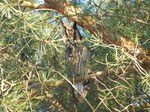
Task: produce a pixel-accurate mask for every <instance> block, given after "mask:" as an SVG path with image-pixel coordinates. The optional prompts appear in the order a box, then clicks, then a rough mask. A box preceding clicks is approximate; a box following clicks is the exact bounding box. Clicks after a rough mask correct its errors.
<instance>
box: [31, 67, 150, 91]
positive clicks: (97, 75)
mask: <svg viewBox="0 0 150 112" xmlns="http://www.w3.org/2000/svg"><path fill="white" fill-rule="evenodd" d="M123 69H124V70H125V71H123ZM144 69H145V70H147V71H148V70H150V65H149V66H147V67H146V68H144ZM130 72H137V69H136V67H133V66H128V67H120V68H119V69H118V68H116V69H111V70H108V69H105V70H103V71H97V72H92V73H89V75H86V76H82V77H77V78H76V79H72V78H67V80H66V79H65V78H63V79H61V80H57V81H49V82H45V83H44V85H46V86H48V87H50V88H52V89H53V88H56V87H59V86H63V85H67V84H69V83H70V82H71V83H72V82H82V81H84V80H89V79H92V78H103V77H108V76H110V75H114V74H122V73H130ZM59 74H60V75H61V76H62V74H61V73H59ZM29 85H30V86H29V89H31V88H34V87H37V86H40V85H41V84H40V82H39V81H34V80H31V81H29Z"/></svg>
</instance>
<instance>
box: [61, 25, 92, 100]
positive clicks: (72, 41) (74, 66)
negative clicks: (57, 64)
mask: <svg viewBox="0 0 150 112" xmlns="http://www.w3.org/2000/svg"><path fill="white" fill-rule="evenodd" d="M62 26H63V27H64V29H65V30H64V37H65V46H66V50H65V58H66V68H67V75H68V76H69V77H71V78H73V79H76V78H78V77H81V76H85V75H87V74H88V73H87V72H88V63H89V52H88V50H87V48H86V47H85V46H84V45H83V44H82V43H81V42H80V41H81V40H82V36H81V35H80V32H79V30H78V28H77V25H76V23H75V22H74V24H73V26H72V28H70V27H67V25H65V24H64V23H62ZM86 82H87V81H83V82H77V83H74V82H73V84H74V85H75V87H76V88H75V89H73V87H72V86H71V89H72V90H71V91H72V92H73V93H72V94H74V93H75V95H76V97H77V98H78V99H79V100H80V101H83V100H84V97H85V96H86V95H87V91H86V88H85V85H86Z"/></svg>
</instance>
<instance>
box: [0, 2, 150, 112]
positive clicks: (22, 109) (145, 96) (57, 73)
mask: <svg viewBox="0 0 150 112" xmlns="http://www.w3.org/2000/svg"><path fill="white" fill-rule="evenodd" d="M28 1H30V2H33V3H36V2H38V3H42V1H36V0H28ZM70 1H71V3H73V2H74V1H73V0H70ZM149 5H150V1H149V0H77V4H76V7H78V8H81V9H82V12H83V14H82V15H79V16H91V17H93V18H97V21H96V23H98V24H103V25H105V26H107V27H109V28H110V29H111V30H112V32H114V33H118V34H120V35H123V36H125V37H128V39H130V40H132V41H134V42H135V43H136V44H137V45H141V46H143V47H144V48H145V49H147V50H149V49H150V27H149V26H150V24H149V21H150V19H149V17H150V16H149V15H150V13H149V12H150V8H149ZM62 20H63V21H65V22H66V24H67V23H69V24H71V23H72V21H70V20H69V19H68V18H67V15H62V14H60V13H59V12H56V11H53V10H44V9H31V8H26V7H23V6H21V4H20V1H18V0H0V111H4V112H26V111H27V112H28V111H29V112H30V111H36V112H46V111H49V112H72V111H77V112H92V111H93V112H149V110H150V81H149V78H150V75H149V74H150V72H148V71H145V70H141V66H140V62H139V61H138V60H137V59H136V57H135V56H133V55H131V54H129V52H127V51H125V50H124V49H123V48H122V47H118V46H116V45H114V44H110V43H108V42H106V41H105V40H104V39H102V35H101V34H96V35H93V34H91V33H89V32H88V31H87V30H86V29H84V28H82V27H80V26H78V28H79V30H80V33H81V34H82V36H83V40H82V43H83V44H84V45H85V46H86V47H87V48H88V50H89V51H90V53H91V60H90V63H89V70H90V72H91V71H101V70H104V69H105V68H107V69H109V70H112V69H114V72H115V73H114V74H113V75H111V76H108V77H107V76H106V77H101V78H96V77H93V78H91V80H90V84H89V85H88V86H89V92H88V95H87V97H86V101H85V102H84V103H81V102H78V103H79V105H78V106H77V107H76V106H75V105H74V100H73V99H72V97H71V95H70V92H69V88H68V86H67V85H62V86H59V87H54V86H53V83H54V82H57V81H59V80H61V79H63V78H67V75H66V67H65V57H64V50H65V46H64V43H63V28H62V26H61V21H62ZM89 27H90V26H89ZM130 65H131V66H133V67H135V68H136V69H137V71H135V72H130V71H127V70H126V68H127V67H128V66H130ZM120 69H122V73H119V74H118V71H117V70H120Z"/></svg>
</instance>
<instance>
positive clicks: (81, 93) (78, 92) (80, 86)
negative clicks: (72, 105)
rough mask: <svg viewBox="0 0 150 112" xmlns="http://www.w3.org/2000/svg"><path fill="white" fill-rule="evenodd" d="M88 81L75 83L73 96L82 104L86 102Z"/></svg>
mask: <svg viewBox="0 0 150 112" xmlns="http://www.w3.org/2000/svg"><path fill="white" fill-rule="evenodd" d="M86 85H87V81H84V82H78V83H75V84H74V86H75V89H73V90H72V91H73V94H74V95H75V96H76V97H77V99H78V100H79V101H81V102H83V101H84V99H85V97H86V95H87V93H88V91H87V89H86Z"/></svg>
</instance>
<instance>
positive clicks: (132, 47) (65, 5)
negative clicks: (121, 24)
mask: <svg viewBox="0 0 150 112" xmlns="http://www.w3.org/2000/svg"><path fill="white" fill-rule="evenodd" d="M22 5H23V6H26V7H30V8H36V9H39V8H45V9H54V10H56V11H58V12H60V13H61V14H64V15H68V17H69V18H70V19H71V20H73V21H76V23H77V24H78V25H80V26H82V27H83V28H85V29H87V30H88V31H89V32H90V33H92V34H99V33H101V34H102V37H103V38H104V39H105V40H106V41H108V42H109V43H112V44H115V45H118V46H121V47H123V48H124V49H126V50H127V51H128V52H129V53H130V54H132V55H134V54H136V57H137V58H138V60H139V61H140V62H141V63H143V64H145V65H149V64H150V56H149V54H148V51H147V50H145V49H144V48H142V47H140V45H139V46H138V47H137V44H136V43H134V42H133V41H131V40H129V39H128V38H125V37H123V36H121V35H119V34H115V33H113V32H112V30H111V29H110V28H108V27H106V26H105V25H103V24H99V23H97V21H98V20H97V19H96V18H93V17H91V16H84V15H82V16H78V15H79V14H80V15H81V14H82V10H81V9H76V8H75V7H73V6H72V5H71V4H70V2H68V0H45V3H44V4H33V3H29V2H25V1H24V2H23V3H22Z"/></svg>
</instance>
